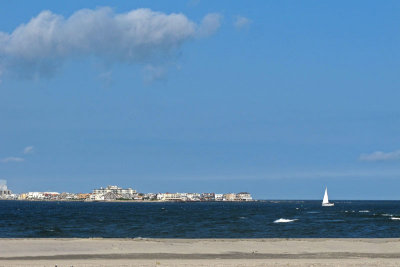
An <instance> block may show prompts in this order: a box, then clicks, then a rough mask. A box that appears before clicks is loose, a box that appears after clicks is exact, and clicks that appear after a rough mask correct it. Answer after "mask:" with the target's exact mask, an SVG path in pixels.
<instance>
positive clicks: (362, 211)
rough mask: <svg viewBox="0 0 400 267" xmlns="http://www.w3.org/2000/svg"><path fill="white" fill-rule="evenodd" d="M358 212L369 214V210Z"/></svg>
mask: <svg viewBox="0 0 400 267" xmlns="http://www.w3.org/2000/svg"><path fill="white" fill-rule="evenodd" d="M358 212H362V213H367V212H369V210H359V211H358Z"/></svg>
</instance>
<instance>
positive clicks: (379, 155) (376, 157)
mask: <svg viewBox="0 0 400 267" xmlns="http://www.w3.org/2000/svg"><path fill="white" fill-rule="evenodd" d="M397 159H400V150H396V151H392V152H382V151H375V152H373V153H371V154H361V155H360V160H362V161H388V160H397Z"/></svg>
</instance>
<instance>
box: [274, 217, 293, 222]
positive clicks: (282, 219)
mask: <svg viewBox="0 0 400 267" xmlns="http://www.w3.org/2000/svg"><path fill="white" fill-rule="evenodd" d="M294 221H297V219H284V218H280V219H278V220H275V221H274V223H290V222H294Z"/></svg>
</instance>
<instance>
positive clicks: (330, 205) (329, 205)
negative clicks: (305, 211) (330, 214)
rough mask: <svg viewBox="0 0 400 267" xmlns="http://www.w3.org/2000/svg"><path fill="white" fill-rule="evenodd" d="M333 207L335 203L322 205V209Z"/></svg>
mask: <svg viewBox="0 0 400 267" xmlns="http://www.w3.org/2000/svg"><path fill="white" fill-rule="evenodd" d="M332 206H335V203H322V207H332Z"/></svg>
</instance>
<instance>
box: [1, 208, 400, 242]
mask: <svg viewBox="0 0 400 267" xmlns="http://www.w3.org/2000/svg"><path fill="white" fill-rule="evenodd" d="M0 237H3V238H4V237H8V238H15V237H41V238H43V237H49V238H53V237H115V238H116V237H118V238H125V237H128V238H139V237H143V238H145V237H150V238H296V237H297V238H298V237H314V238H323V237H341V238H350V237H352V238H354V237H357V238H363V237H400V202H399V201H335V206H334V207H321V202H320V201H263V202H247V203H243V202H241V203H227V202H210V203H205V202H199V203H132V202H123V203H116V202H109V203H107V202H29V201H0Z"/></svg>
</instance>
